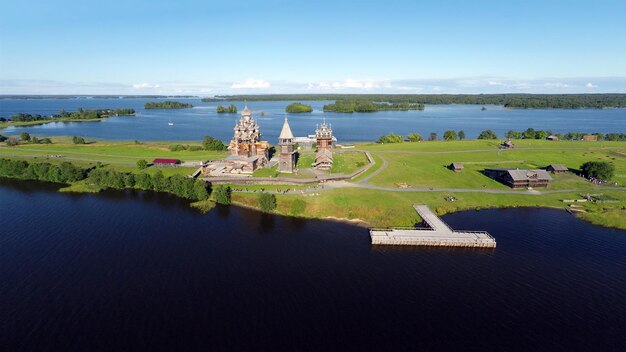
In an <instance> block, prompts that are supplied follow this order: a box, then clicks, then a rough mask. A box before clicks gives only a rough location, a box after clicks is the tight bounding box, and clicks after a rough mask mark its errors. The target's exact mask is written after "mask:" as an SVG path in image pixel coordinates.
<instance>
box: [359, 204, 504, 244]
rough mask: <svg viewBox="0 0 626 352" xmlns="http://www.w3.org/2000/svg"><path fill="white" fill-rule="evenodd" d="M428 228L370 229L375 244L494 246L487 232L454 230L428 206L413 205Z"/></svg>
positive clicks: (494, 242) (494, 241) (493, 241)
mask: <svg viewBox="0 0 626 352" xmlns="http://www.w3.org/2000/svg"><path fill="white" fill-rule="evenodd" d="M413 208H415V211H417V213H418V214H419V216H420V217H421V218H422V220H423V222H424V225H425V226H427V227H425V228H389V229H371V230H370V237H371V238H372V244H376V245H400V246H433V247H474V248H495V247H496V240H495V239H494V238H493V237H492V236H491V235H490V234H489V233H487V232H485V231H455V230H452V229H451V228H450V226H448V225H447V224H446V223H445V222H443V221H442V220H441V219H440V218H439V217H438V216H437V215H435V214H434V213H433V212H432V211H431V210H430V209H429V208H428V207H427V206H425V205H413Z"/></svg>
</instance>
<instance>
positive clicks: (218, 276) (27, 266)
mask: <svg viewBox="0 0 626 352" xmlns="http://www.w3.org/2000/svg"><path fill="white" fill-rule="evenodd" d="M55 190H56V187H55V186H50V185H47V184H42V183H31V182H18V181H9V180H0V209H2V211H1V212H0V229H1V231H0V297H1V299H0V326H1V327H2V331H1V333H0V346H2V347H3V350H6V351H18V350H23V351H53V350H55V351H94V350H111V351H122V350H123V351H137V350H169V351H174V350H177V351H193V350H202V351H215V350H244V351H253V350H267V351H281V350H301V351H306V350H310V351H329V350H335V351H346V350H380V351H394V350H411V351H416V350H456V351H464V350H502V351H514V350H522V351H537V350H546V351H624V350H626V334H625V333H624V331H626V300H625V299H624V297H625V296H624V292H626V232H625V231H619V230H614V229H607V228H601V227H597V226H592V225H590V224H588V223H585V222H582V221H580V220H577V219H576V218H574V217H573V216H571V215H569V214H567V213H566V212H564V211H562V210H554V209H529V208H517V209H506V210H483V211H480V212H475V211H471V212H461V213H457V214H452V215H448V216H445V218H444V219H445V221H447V222H448V223H449V224H450V225H451V226H452V227H453V228H463V229H475V230H487V231H489V232H490V233H491V234H492V235H494V237H495V238H496V239H497V241H498V247H497V248H496V249H495V250H489V251H485V250H453V249H427V248H386V247H372V246H371V245H370V241H369V236H368V232H367V230H366V229H364V228H360V227H355V226H352V225H348V224H344V223H336V222H325V221H303V220H297V219H292V218H285V217H279V216H268V215H263V214H260V213H258V212H256V211H252V210H247V209H241V208H237V207H218V208H216V209H214V210H213V211H211V212H210V213H209V214H206V215H202V214H200V213H197V212H195V211H193V210H191V209H190V208H189V207H187V204H186V202H185V201H182V200H179V199H177V198H174V197H171V196H168V195H164V194H154V193H145V192H138V191H128V192H104V193H102V194H98V195H69V194H62V193H57V192H55Z"/></svg>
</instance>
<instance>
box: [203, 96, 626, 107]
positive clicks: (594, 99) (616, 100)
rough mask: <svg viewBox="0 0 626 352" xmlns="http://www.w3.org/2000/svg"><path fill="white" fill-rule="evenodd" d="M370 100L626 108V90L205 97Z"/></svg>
mask: <svg viewBox="0 0 626 352" xmlns="http://www.w3.org/2000/svg"><path fill="white" fill-rule="evenodd" d="M359 99H361V100H369V101H375V102H387V103H413V104H475V105H503V106H505V107H508V108H514V109H548V108H551V109H582V108H596V109H602V108H626V94H609V93H606V94H268V95H218V96H215V97H214V98H205V99H202V101H206V102H216V101H217V102H219V101H241V100H248V101H279V100H292V101H293V100H300V101H306V100H309V101H320V100H333V101H339V100H359Z"/></svg>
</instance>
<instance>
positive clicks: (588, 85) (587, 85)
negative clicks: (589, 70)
mask: <svg viewBox="0 0 626 352" xmlns="http://www.w3.org/2000/svg"><path fill="white" fill-rule="evenodd" d="M585 87H587V88H598V86H597V85H595V84H593V83H591V82H588V83H587V84H586V85H585Z"/></svg>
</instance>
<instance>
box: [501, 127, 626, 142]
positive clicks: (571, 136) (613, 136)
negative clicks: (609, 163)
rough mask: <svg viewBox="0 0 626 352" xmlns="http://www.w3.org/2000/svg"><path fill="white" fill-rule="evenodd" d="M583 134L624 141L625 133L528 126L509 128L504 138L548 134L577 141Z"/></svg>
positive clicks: (544, 137)
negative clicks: (519, 128) (524, 128)
mask: <svg viewBox="0 0 626 352" xmlns="http://www.w3.org/2000/svg"><path fill="white" fill-rule="evenodd" d="M585 135H593V136H597V137H598V140H599V141H626V133H607V134H604V133H600V132H595V133H584V132H567V133H556V134H555V133H552V131H550V130H535V129H533V128H528V129H527V130H526V131H523V132H522V131H513V130H510V131H508V132H507V133H506V134H505V137H506V138H510V139H546V138H548V137H549V136H556V137H557V138H558V139H563V140H568V141H579V140H582V139H583V136H585Z"/></svg>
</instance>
